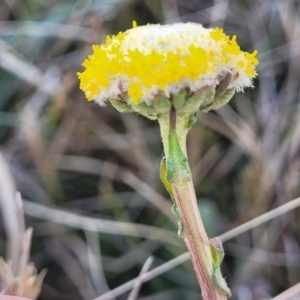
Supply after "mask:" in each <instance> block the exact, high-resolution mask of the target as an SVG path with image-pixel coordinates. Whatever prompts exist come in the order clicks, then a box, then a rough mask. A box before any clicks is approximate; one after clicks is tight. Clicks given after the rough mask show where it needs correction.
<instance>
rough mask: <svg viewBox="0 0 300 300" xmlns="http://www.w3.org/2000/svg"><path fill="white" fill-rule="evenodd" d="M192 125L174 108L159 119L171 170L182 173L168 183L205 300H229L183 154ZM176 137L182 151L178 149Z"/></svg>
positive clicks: (173, 173)
mask: <svg viewBox="0 0 300 300" xmlns="http://www.w3.org/2000/svg"><path fill="white" fill-rule="evenodd" d="M188 122H189V116H188V115H183V116H177V115H176V111H175V110H174V109H172V110H171V112H170V115H169V116H163V117H160V118H159V123H160V128H161V135H162V140H163V145H164V152H165V156H166V160H167V167H168V166H170V165H171V167H172V170H173V169H175V170H179V171H178V172H176V171H173V172H172V173H171V175H170V176H169V178H168V180H169V181H170V183H171V188H172V194H173V197H174V201H175V203H176V206H177V209H178V213H179V215H180V218H181V221H182V224H183V233H182V235H181V236H182V237H183V239H184V241H185V243H186V245H187V248H188V250H189V252H190V254H191V259H192V263H193V267H194V270H195V273H196V276H197V279H198V282H199V285H200V287H201V291H202V296H203V299H204V300H225V299H227V296H226V293H225V292H224V291H223V290H222V288H219V287H218V286H217V284H216V282H215V280H214V272H215V271H214V262H213V257H212V252H211V243H210V241H209V239H208V236H207V234H206V231H205V228H204V225H203V222H202V218H201V215H200V212H199V209H198V204H197V198H196V195H195V190H194V185H193V181H192V179H191V178H189V177H188V176H187V174H190V168H189V166H188V163H186V164H185V163H184V162H183V160H182V154H183V155H184V156H185V157H186V156H187V151H186V135H187V132H188ZM174 135H175V138H176V141H177V145H179V148H180V149H179V150H178V149H177V148H176V149H175V147H174V142H173V141H174ZM176 151H177V153H176ZM178 152H179V154H178ZM174 156H175V158H174ZM168 160H169V165H168ZM174 164H175V166H174ZM176 164H177V165H176ZM186 169H187V170H186ZM225 285H226V284H225Z"/></svg>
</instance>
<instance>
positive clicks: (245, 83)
mask: <svg viewBox="0 0 300 300" xmlns="http://www.w3.org/2000/svg"><path fill="white" fill-rule="evenodd" d="M256 55H257V51H254V52H253V53H251V54H250V53H247V52H244V51H241V50H240V47H239V45H238V44H237V42H236V36H233V37H232V38H230V37H229V36H227V35H226V34H225V33H224V32H223V30H222V29H220V28H215V29H207V28H204V27H203V26H202V25H201V24H196V23H176V24H172V25H158V24H156V25H149V24H148V25H146V26H137V25H136V22H133V28H132V29H129V30H127V31H125V32H120V33H118V34H117V35H115V36H112V37H109V36H108V37H107V38H106V43H105V44H103V45H94V46H93V54H92V55H90V56H89V57H88V58H87V59H86V60H85V61H84V63H83V66H84V67H85V70H84V71H83V72H82V73H78V77H79V79H80V88H81V89H82V90H83V91H84V92H85V95H86V98H87V99H88V100H93V99H94V100H95V101H96V102H98V103H99V104H100V105H103V104H104V103H105V101H106V100H110V101H112V103H113V104H117V106H122V107H123V111H129V110H136V106H139V104H142V103H143V105H144V106H145V105H146V106H147V107H149V108H151V107H153V105H154V103H155V102H157V98H158V97H159V98H160V99H169V100H170V98H171V97H172V96H173V95H178V94H180V93H182V92H184V93H185V95H186V100H187V99H188V98H190V97H191V96H194V95H196V94H199V91H203V90H205V91H206V92H207V91H209V93H210V94H209V95H210V97H211V101H206V102H205V105H202V106H201V103H200V104H199V103H198V104H199V105H198V104H197V105H196V106H197V109H198V110H199V109H200V110H209V109H212V108H217V107H219V106H221V105H223V104H225V103H226V102H227V101H228V99H227V98H228V97H229V95H227V98H226V101H221V102H220V97H221V96H223V95H224V93H225V92H226V91H230V98H231V97H232V95H233V94H234V92H235V91H242V90H243V89H244V88H245V87H251V86H252V79H253V78H254V77H255V76H256V75H257V73H256V71H255V66H256V65H257V64H258V60H257V59H256ZM222 82H223V87H221V89H219V92H218V87H219V86H222ZM224 82H225V83H224ZM211 93H213V95H211ZM218 93H219V95H218V96H219V98H218V99H216V97H215V96H216V95H217V94H218ZM202 98H203V97H202ZM223 100H224V99H223ZM203 101H204V100H203ZM203 101H202V104H203ZM218 101H219V103H217V102H218ZM224 102H225V103H224ZM214 103H215V105H213V104H214ZM216 103H217V104H216ZM122 107H121V108H120V110H122ZM201 108H202V109H201Z"/></svg>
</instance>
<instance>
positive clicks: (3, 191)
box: [0, 152, 24, 273]
mask: <svg viewBox="0 0 300 300" xmlns="http://www.w3.org/2000/svg"><path fill="white" fill-rule="evenodd" d="M0 201H1V202H0V204H1V210H2V215H3V220H4V226H5V231H6V234H7V239H8V242H7V255H8V259H10V260H11V261H12V270H13V273H16V272H17V268H18V267H17V266H18V263H19V258H20V252H21V244H22V239H23V233H24V224H23V219H22V218H20V210H19V209H18V204H19V201H16V198H15V186H14V182H13V179H12V177H11V175H10V172H9V169H8V166H7V163H6V161H5V159H4V157H3V155H2V153H1V152H0Z"/></svg>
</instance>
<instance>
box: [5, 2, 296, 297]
mask: <svg viewBox="0 0 300 300" xmlns="http://www.w3.org/2000/svg"><path fill="white" fill-rule="evenodd" d="M299 3H300V1H298V0H287V1H280V0H278V1H273V0H254V1H253V0H243V1H241V0H231V1H228V0H227V1H226V0H222V1H221V0H215V1H210V0H206V1H201V0H195V1H193V0H177V1H176V0H148V1H146V0H144V1H142V0H141V1H137V0H136V1H130V0H123V1H122V0H84V1H83V0H82V1H74V0H60V1H57V0H53V1H41V0H24V1H19V0H2V1H1V2H0V150H1V164H0V165H1V168H0V180H1V183H0V189H1V190H0V199H1V202H0V204H1V212H2V218H1V223H0V254H1V256H3V257H5V258H14V257H17V256H18V249H19V247H20V242H19V241H20V240H21V238H22V231H21V230H20V227H22V206H21V204H20V203H19V202H16V199H15V196H14V191H15V190H17V191H19V192H20V193H21V195H22V199H23V209H24V213H25V223H26V227H29V226H32V227H33V228H34V234H33V241H32V250H31V252H32V253H31V260H32V261H33V262H34V263H35V265H36V267H37V269H38V270H39V271H40V270H42V269H44V268H46V269H48V273H47V275H46V278H45V281H44V285H43V288H42V291H41V295H40V298H39V299H41V300H55V299H57V300H61V299H64V300H77V299H78V300H79V299H84V300H92V299H96V297H99V296H100V295H102V294H104V293H106V292H107V291H109V290H110V289H114V288H116V287H118V286H120V285H121V284H123V283H125V282H127V281H129V280H131V279H133V278H135V277H136V276H138V274H139V273H140V271H141V268H142V266H143V265H144V263H145V261H146V260H147V258H149V257H150V256H152V257H153V263H152V265H151V267H150V268H154V267H156V266H158V265H161V264H163V263H164V262H167V261H170V260H171V259H173V258H174V257H176V256H178V255H180V254H182V253H184V252H185V251H186V249H185V246H184V243H183V241H182V240H180V239H178V238H177V236H176V232H177V224H176V220H175V217H173V215H172V213H171V201H170V200H169V197H168V194H167V193H166V191H165V190H164V188H163V186H162V184H161V183H160V180H159V176H158V172H159V163H160V160H161V158H162V155H163V153H162V145H161V141H160V137H159V131H158V126H157V124H156V123H155V122H152V121H149V120H147V119H145V118H142V117H141V116H137V115H134V114H123V115H122V114H120V113H118V112H117V111H115V110H114V109H113V108H112V107H111V106H110V105H107V106H106V107H100V106H97V105H96V104H95V103H92V102H87V101H86V100H85V99H84V94H83V93H82V92H81V91H80V90H79V88H78V79H77V77H76V72H78V71H82V70H83V68H82V67H81V63H82V61H83V60H84V59H85V58H86V56H87V55H88V54H90V53H91V45H92V44H99V43H102V42H104V41H105V37H106V35H111V34H116V33H117V32H119V31H124V30H126V29H128V28H131V26H132V21H133V20H136V21H137V23H138V24H139V25H145V24H147V23H162V24H163V23H174V22H190V21H191V22H197V23H202V24H203V25H204V26H206V27H215V26H219V27H223V28H224V31H225V32H226V33H227V34H229V35H233V34H236V35H237V37H238V42H239V44H240V45H241V48H242V49H243V50H245V51H249V52H252V51H253V50H254V49H257V50H258V51H259V55H258V58H259V60H260V65H259V66H258V73H259V76H258V78H257V79H256V80H255V81H254V85H255V88H254V89H248V90H247V91H245V93H240V94H237V95H235V96H234V98H233V100H232V101H231V102H230V104H229V105H227V106H225V107H223V108H222V109H220V110H218V111H215V112H209V113H207V114H204V113H201V114H199V115H198V121H197V123H196V124H195V125H194V127H193V128H192V130H191V132H190V134H189V139H188V152H189V159H190V165H191V167H192V171H193V176H194V181H195V188H196V192H197V195H198V198H199V205H200V207H201V210H202V214H203V218H204V221H205V224H206V227H207V230H208V232H209V234H210V236H215V235H219V234H221V233H223V232H225V231H227V230H229V229H232V228H234V227H236V226H238V225H239V224H242V223H243V222H246V221H248V220H250V219H252V218H254V217H256V216H258V215H260V214H262V213H264V212H266V211H268V210H270V209H272V208H274V207H277V206H279V205H282V204H284V203H286V202H288V201H290V200H292V199H294V198H296V197H298V196H299V178H300V177H299V175H300V173H299V168H300V160H299V149H300V126H299V125H300V114H299V78H300V55H299V54H300V53H299V47H300V5H299ZM299 225H300V221H299V211H297V210H294V211H293V212H290V213H287V214H285V215H282V216H280V217H278V218H276V219H275V220H273V221H270V222H268V223H266V224H265V225H261V226H258V227H257V228H255V229H254V230H252V231H249V232H247V233H244V234H242V235H240V236H238V237H236V238H235V239H231V240H230V241H228V242H226V243H224V247H225V251H226V254H227V255H226V258H225V262H224V263H223V274H224V275H225V277H226V279H227V281H228V283H229V285H230V287H231V288H232V292H233V297H232V299H239V300H254V299H255V300H256V299H271V298H272V296H275V295H276V294H278V293H280V292H282V291H283V290H285V289H287V288H288V287H290V286H292V285H295V284H296V283H298V282H299V280H300V252H299V238H300V234H299ZM199 295H200V293H199V288H198V285H197V282H196V280H195V276H194V273H193V270H192V267H191V263H190V262H186V263H184V264H181V265H179V266H177V267H174V268H172V269H171V270H170V271H168V272H165V273H163V274H162V275H160V276H157V277H155V278H154V279H152V280H150V281H148V282H147V283H145V284H143V286H142V288H141V291H140V292H139V294H138V299H143V300H160V299H163V300H168V299H170V300H171V299H172V300H176V299H188V300H189V299H191V300H192V299H199V297H200V296H199ZM130 297H131V298H130ZM103 299H104V298H103ZM107 299H131V300H133V299H137V297H134V296H133V295H131V296H130V295H129V292H126V293H123V294H122V295H120V296H118V297H115V298H107Z"/></svg>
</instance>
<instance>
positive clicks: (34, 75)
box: [0, 40, 56, 95]
mask: <svg viewBox="0 0 300 300" xmlns="http://www.w3.org/2000/svg"><path fill="white" fill-rule="evenodd" d="M0 67H2V68H3V69H5V70H7V71H8V72H10V73H12V74H14V75H16V76H17V77H19V78H21V79H22V80H24V81H25V82H27V83H30V84H32V85H33V86H36V87H38V88H40V89H41V90H42V91H43V92H44V93H46V94H48V95H53V94H54V93H55V91H56V89H55V88H53V86H52V85H45V84H42V80H43V73H42V72H41V71H40V70H39V69H38V68H37V67H35V66H33V65H31V64H29V63H27V62H25V61H24V60H22V59H21V58H19V57H17V56H16V55H14V54H12V51H11V49H10V47H9V46H7V45H6V44H5V43H4V42H3V41H2V40H0Z"/></svg>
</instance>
